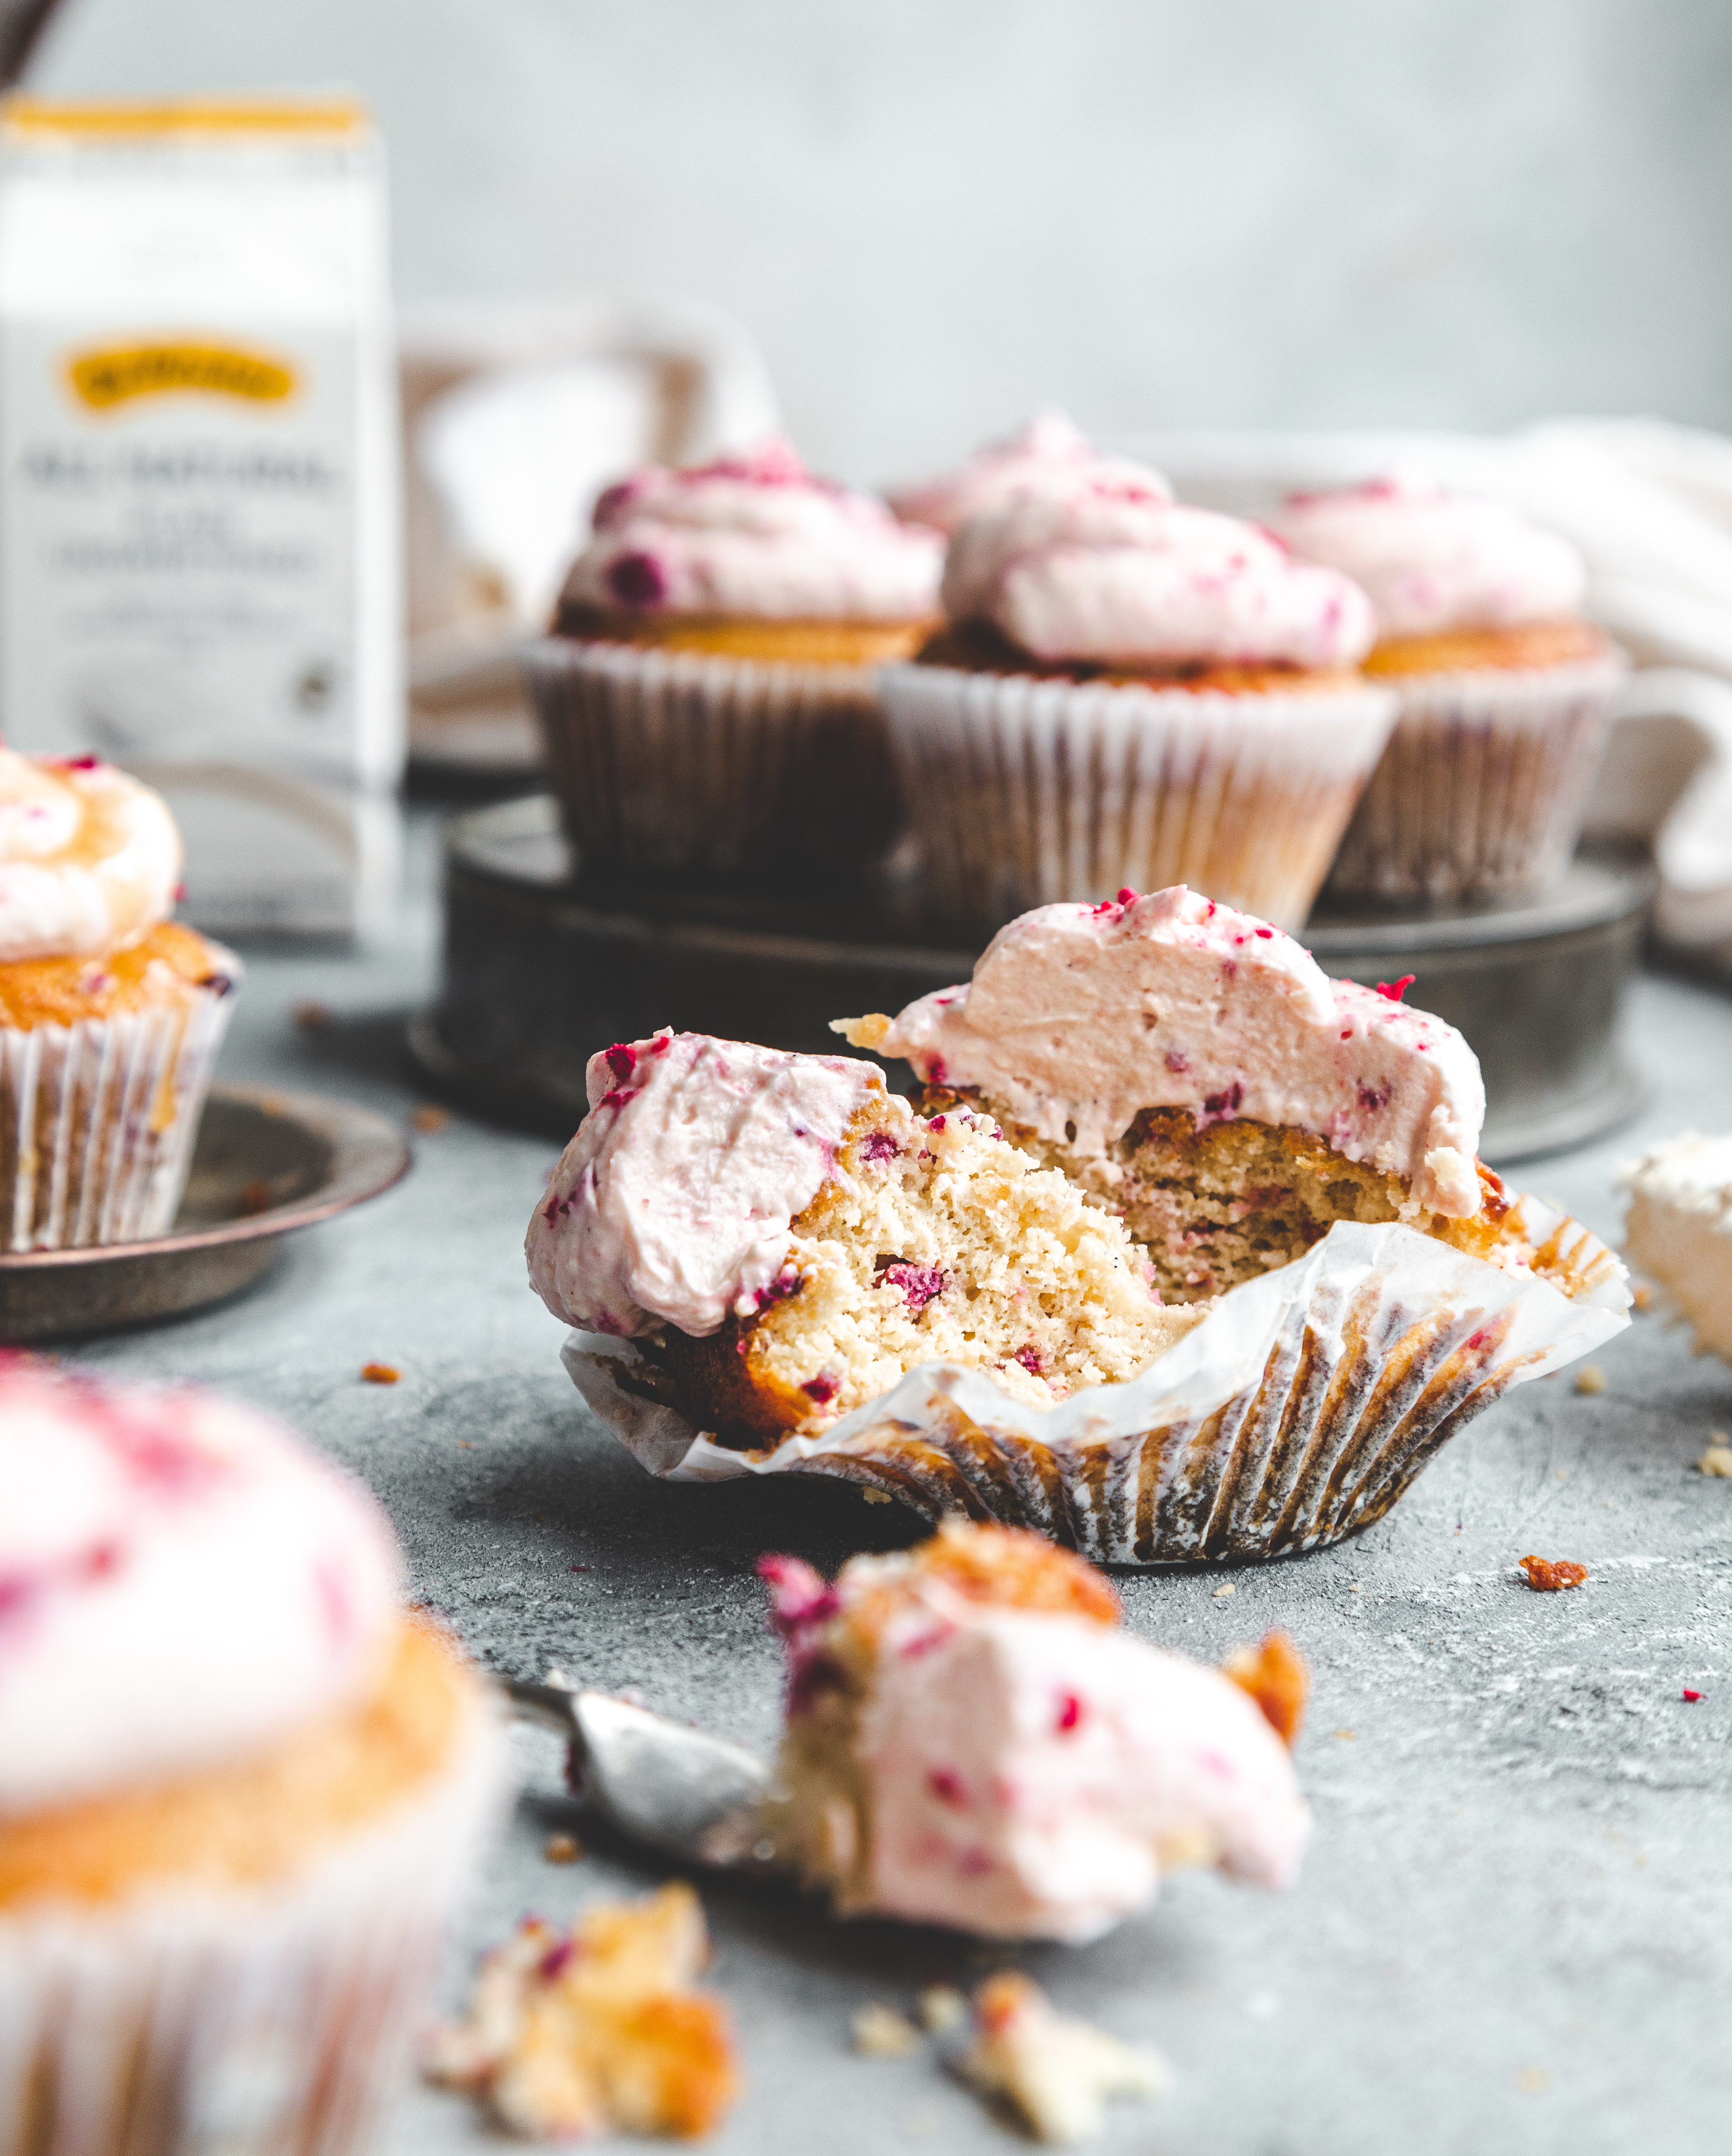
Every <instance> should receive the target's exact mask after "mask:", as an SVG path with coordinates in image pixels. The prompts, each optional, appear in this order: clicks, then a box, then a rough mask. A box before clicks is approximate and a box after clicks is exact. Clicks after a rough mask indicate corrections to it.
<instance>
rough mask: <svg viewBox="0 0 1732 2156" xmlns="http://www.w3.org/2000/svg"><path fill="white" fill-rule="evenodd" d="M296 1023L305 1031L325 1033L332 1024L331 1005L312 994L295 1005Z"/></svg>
mask: <svg viewBox="0 0 1732 2156" xmlns="http://www.w3.org/2000/svg"><path fill="white" fill-rule="evenodd" d="M295 1024H297V1025H298V1026H299V1027H300V1029H301V1031H302V1032H303V1033H323V1032H324V1030H325V1027H326V1026H328V1025H329V1024H331V1005H330V1004H321V1003H320V1001H319V1000H318V998H316V997H314V996H310V997H309V998H307V1000H306V1001H305V1003H299V1004H296V1005H295Z"/></svg>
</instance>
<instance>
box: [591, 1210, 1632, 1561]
mask: <svg viewBox="0 0 1732 2156" xmlns="http://www.w3.org/2000/svg"><path fill="white" fill-rule="evenodd" d="M1519 1220H1520V1223H1521V1225H1522V1228H1523V1230H1524V1233H1525V1234H1526V1235H1528V1236H1529V1237H1530V1239H1531V1240H1533V1241H1534V1242H1535V1246H1536V1248H1538V1247H1541V1246H1543V1247H1544V1249H1545V1253H1546V1255H1547V1257H1548V1260H1549V1261H1550V1265H1552V1266H1553V1267H1554V1268H1555V1269H1557V1270H1561V1271H1562V1272H1563V1273H1564V1274H1565V1276H1566V1277H1567V1279H1568V1280H1569V1281H1570V1283H1571V1288H1572V1290H1573V1293H1572V1294H1569V1295H1566V1294H1565V1293H1563V1292H1562V1291H1560V1289H1559V1288H1558V1287H1556V1286H1554V1285H1553V1284H1552V1281H1550V1280H1547V1279H1543V1278H1541V1277H1540V1276H1539V1275H1538V1274H1537V1273H1535V1272H1533V1271H1530V1270H1517V1271H1509V1270H1504V1269H1503V1268H1501V1267H1499V1266H1497V1265H1489V1264H1487V1263H1486V1262H1485V1261H1484V1260H1482V1259H1478V1258H1474V1257H1470V1256H1468V1255H1464V1254H1463V1252H1461V1251H1459V1250H1453V1249H1452V1248H1451V1247H1450V1246H1449V1245H1447V1244H1443V1243H1440V1242H1437V1241H1434V1240H1432V1238H1430V1237H1429V1236H1426V1235H1420V1234H1419V1233H1417V1231H1416V1230H1415V1229H1411V1228H1405V1227H1401V1226H1397V1225H1394V1224H1389V1225H1384V1226H1375V1227H1373V1226H1366V1225H1362V1224H1358V1223H1347V1222H1338V1223H1337V1224H1335V1226H1334V1227H1333V1228H1331V1229H1330V1232H1329V1233H1328V1234H1327V1235H1325V1237H1324V1238H1323V1239H1322V1240H1321V1241H1320V1242H1319V1243H1318V1244H1316V1245H1314V1248H1313V1249H1312V1250H1309V1251H1308V1252H1307V1253H1306V1255H1304V1257H1303V1258H1301V1259H1299V1260H1296V1261H1295V1262H1294V1263H1293V1264H1291V1265H1284V1266H1283V1267H1281V1268H1280V1269H1279V1270H1278V1271H1274V1272H1271V1273H1269V1274H1268V1275H1266V1276H1264V1277H1263V1278H1262V1279H1260V1280H1256V1281H1248V1282H1246V1283H1245V1284H1244V1285H1243V1286H1239V1287H1236V1288H1233V1289H1231V1290H1229V1291H1228V1292H1227V1294H1225V1295H1223V1296H1222V1297H1221V1298H1220V1299H1219V1301H1217V1303H1216V1304H1215V1306H1214V1307H1213V1308H1212V1309H1211V1310H1210V1312H1208V1314H1207V1316H1206V1317H1204V1318H1203V1319H1202V1322H1200V1323H1199V1324H1198V1325H1197V1327H1195V1328H1194V1329H1193V1330H1192V1331H1191V1332H1188V1333H1187V1334H1186V1336H1185V1337H1184V1338H1183V1339H1181V1341H1180V1342H1178V1343H1177V1345H1176V1347H1172V1348H1171V1349H1170V1350H1169V1351H1168V1353H1166V1354H1165V1355H1164V1356H1162V1357H1161V1358H1160V1360H1159V1361H1158V1362H1156V1363H1152V1364H1150V1367H1149V1368H1148V1369H1146V1370H1145V1371H1144V1372H1143V1373H1141V1374H1140V1376H1138V1377H1136V1378H1132V1379H1130V1380H1129V1381H1127V1382H1126V1383H1122V1384H1115V1385H1100V1386H1095V1387H1092V1388H1090V1389H1087V1390H1085V1391H1082V1392H1079V1393H1077V1394H1074V1396H1073V1397H1072V1398H1071V1399H1068V1400H1065V1401H1063V1402H1062V1403H1061V1404H1058V1405H1057V1406H1055V1407H1053V1408H1050V1409H1035V1408H1030V1407H1027V1406H1025V1405H1023V1404H1022V1403H1021V1402H1020V1401H1016V1400H1012V1399H1010V1398H1009V1397H1008V1395H1007V1394H1004V1393H1003V1392H1002V1391H1000V1389H998V1387H997V1385H996V1384H995V1383H993V1382H992V1378H990V1377H989V1376H987V1375H986V1374H985V1373H981V1372H980V1371H978V1370H966V1369H963V1368H960V1367H959V1366H958V1365H956V1364H955V1363H927V1364H925V1365H923V1366H922V1367H921V1368H918V1369H915V1370H911V1371H910V1373H909V1374H908V1375H907V1376H906V1377H905V1378H904V1379H903V1380H902V1382H901V1383H899V1385H897V1386H896V1388H895V1389H894V1391H892V1392H889V1393H887V1394H884V1397H883V1398H882V1399H876V1400H872V1401H869V1402H868V1403H867V1404H865V1405H864V1406H863V1407H859V1408H857V1409H854V1411H853V1413H852V1414H848V1415H847V1416H844V1417H843V1419H842V1420H841V1421H840V1422H838V1423H837V1424H835V1425H834V1426H833V1428H832V1429H830V1430H827V1431H825V1433H824V1434H823V1435H822V1436H820V1437H811V1438H807V1437H790V1438H788V1439H786V1440H784V1441H783V1442H782V1443H781V1445H776V1447H774V1448H773V1449H766V1450H761V1451H758V1452H740V1451H735V1450H731V1449H730V1448H729V1447H727V1446H725V1445H719V1444H717V1443H716V1442H715V1439H714V1437H713V1436H712V1435H709V1434H706V1433H705V1432H704V1431H703V1430H701V1429H700V1428H699V1424H698V1423H697V1422H696V1421H694V1419H692V1418H691V1417H690V1416H689V1415H688V1414H685V1413H684V1412H683V1411H682V1410H681V1409H679V1408H678V1407H675V1406H670V1405H669V1404H667V1402H666V1399H665V1384H664V1383H661V1382H660V1381H659V1373H647V1372H646V1373H638V1370H637V1366H638V1364H639V1363H641V1360H642V1358H641V1357H640V1356H639V1354H638V1351H637V1350H636V1349H635V1348H633V1347H632V1346H631V1344H630V1343H629V1342H624V1341H619V1340H610V1339H606V1338H604V1337H602V1336H601V1335H600V1334H592V1333H576V1334H574V1335H573V1336H572V1337H571V1339H570V1340H569V1341H568V1342H566V1347H565V1350H564V1359H565V1363H566V1368H567V1370H568V1371H569V1373H570V1374H571V1378H572V1381H573V1383H575V1384H576V1386H577V1389H578V1390H579V1391H580V1392H581V1393H582V1394H583V1396H584V1399H586V1400H587V1402H588V1404H589V1405H590V1406H591V1408H592V1409H594V1411H595V1413H596V1414H597V1415H598V1416H600V1418H601V1419H602V1421H603V1422H604V1423H606V1424H607V1425H608V1426H609V1428H611V1429H612V1431H613V1433H614V1435H616V1436H617V1438H618V1439H619V1440H621V1442H622V1443H623V1445H625V1446H626V1448H627V1450H628V1451H630V1452H631V1453H632V1454H633V1456H634V1457H635V1458H636V1459H637V1460H638V1462H639V1463H640V1464H641V1465H642V1466H644V1467H646V1468H647V1469H648V1471H649V1472H650V1473H651V1474H653V1475H656V1476H662V1477H664V1479H666V1480H668V1481H678V1482H720V1481H731V1480H734V1479H735V1478H737V1477H739V1476H764V1475H828V1476H839V1477H841V1478H843V1480H845V1481H853V1482H858V1483H861V1484H863V1485H865V1486H867V1487H869V1488H873V1489H877V1490H881V1491H884V1492H885V1493H886V1494H887V1495H889V1496H894V1497H898V1498H899V1499H901V1500H902V1501H904V1503H906V1504H908V1505H910V1506H911V1507H913V1508H914V1509H915V1511H916V1512H924V1513H925V1515H926V1516H927V1517H929V1518H937V1517H941V1516H942V1515H944V1514H946V1513H962V1514H966V1516H967V1517H971V1518H973V1519H976V1520H997V1521H1000V1522H1003V1523H1005V1524H1006V1525H1007V1526H1011V1527H1033V1528H1035V1529H1038V1531H1039V1532H1041V1533H1043V1534H1044V1535H1048V1536H1050V1537H1052V1539H1053V1541H1054V1542H1058V1543H1063V1544H1064V1545H1066V1546H1067V1547H1068V1548H1075V1549H1080V1550H1082V1551H1083V1552H1084V1553H1085V1554H1086V1555H1088V1556H1089V1557H1091V1558H1095V1559H1096V1560H1097V1561H1099V1563H1104V1564H1122V1565H1150V1564H1171V1563H1179V1564H1208V1563H1257V1562H1261V1561H1263V1560H1267V1559H1268V1558H1279V1557H1284V1556H1289V1555H1292V1554H1294V1553H1298V1552H1300V1551H1304V1550H1309V1549H1315V1548H1320V1547H1321V1546H1323V1545H1324V1544H1325V1543H1334V1542H1339V1541H1340V1540H1341V1539H1342V1538H1343V1537H1345V1536H1348V1535H1351V1534H1355V1533H1357V1532H1359V1531H1360V1529H1361V1528H1362V1527H1369V1526H1370V1525H1371V1522H1373V1521H1374V1520H1376V1519H1380V1518H1381V1517H1382V1516H1383V1514H1384V1513H1385V1512H1387V1511H1388V1510H1389V1508H1390V1507H1391V1506H1392V1505H1393V1504H1394V1503H1395V1502H1396V1499H1397V1498H1398V1497H1400V1496H1401V1494H1402V1492H1403V1491H1405V1490H1406V1489H1407V1486H1408V1485H1409V1484H1410V1483H1411V1482H1412V1480H1413V1478H1414V1476H1416V1475H1417V1474H1418V1472H1419V1471H1420V1470H1421V1469H1422V1467H1423V1466H1425V1465H1426V1463H1427V1460H1430V1459H1431V1458H1432V1456H1433V1455H1434V1454H1435V1453H1436V1452H1437V1450H1438V1449H1439V1447H1440V1446H1442V1445H1444V1444H1445V1443H1447V1442H1448V1440H1449V1439H1450V1438H1451V1437H1453V1435H1455V1433H1456V1432H1457V1431H1458V1430H1460V1429H1462V1428H1463V1425H1464V1424H1467V1423H1468V1422H1469V1421H1471V1420H1472V1419H1473V1417H1474V1416H1475V1415H1477V1414H1480V1413H1482V1412H1483V1410H1484V1409H1486V1408H1488V1407H1489V1406H1490V1405H1491V1404H1492V1403H1493V1402H1494V1400H1496V1399H1499V1398H1500V1397H1501V1395H1502V1394H1504V1392H1506V1391H1507V1390H1508V1389H1509V1387H1510V1386H1512V1385H1519V1384H1524V1383H1527V1382H1528V1381H1529V1380H1530V1378H1540V1377H1544V1376H1545V1375H1546V1374H1547V1373H1549V1372H1550V1371H1552V1370H1555V1369H1558V1368H1561V1367H1562V1366H1563V1365H1564V1364H1565V1363H1570V1362H1572V1361H1574V1360H1575V1359H1576V1358H1577V1357H1578V1356H1581V1355H1585V1354H1586V1353H1589V1352H1590V1351H1591V1349H1592V1348H1594V1347H1597V1346H1598V1344H1599V1343H1600V1342H1601V1341H1602V1340H1605V1339H1606V1338H1607V1337H1609V1336H1610V1335H1612V1333H1614V1332H1621V1331H1622V1329H1623V1327H1625V1326H1626V1325H1627V1323H1628V1322H1629V1317H1628V1314H1627V1313H1628V1306H1629V1301H1630V1291H1629V1281H1628V1276H1627V1274H1626V1273H1625V1270H1624V1268H1623V1266H1622V1264H1621V1263H1620V1262H1619V1260H1618V1259H1617V1256H1616V1255H1614V1254H1613V1253H1612V1251H1611V1250H1608V1249H1607V1248H1606V1245H1604V1244H1603V1243H1601V1241H1600V1240H1598V1238H1597V1237H1596V1236H1595V1235H1591V1234H1590V1233H1589V1231H1588V1230H1587V1229H1586V1228H1584V1227H1582V1226H1581V1224H1580V1223H1579V1222H1577V1221H1575V1220H1572V1219H1569V1218H1567V1217H1566V1216H1565V1214H1561V1213H1558V1212H1555V1211H1554V1210H1553V1209H1551V1208H1550V1207H1549V1206H1546V1205H1544V1204H1541V1203H1540V1201H1539V1200H1538V1199H1533V1198H1524V1199H1521V1200H1519ZM658 1390H659V1391H660V1392H661V1393H662V1394H664V1397H663V1398H661V1399H658V1398H657V1397H655V1394H656V1392H657V1391H658Z"/></svg>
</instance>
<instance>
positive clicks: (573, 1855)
mask: <svg viewBox="0 0 1732 2156" xmlns="http://www.w3.org/2000/svg"><path fill="white" fill-rule="evenodd" d="M541 1854H542V1856H545V1857H546V1860H547V1861H548V1862H549V1863H550V1864H575V1863H576V1861H577V1860H578V1858H579V1857H580V1856H582V1854H583V1845H582V1843H581V1842H580V1841H579V1840H578V1839H577V1837H576V1835H575V1834H550V1835H548V1837H547V1840H546V1843H545V1844H544V1845H543V1847H542V1851H541Z"/></svg>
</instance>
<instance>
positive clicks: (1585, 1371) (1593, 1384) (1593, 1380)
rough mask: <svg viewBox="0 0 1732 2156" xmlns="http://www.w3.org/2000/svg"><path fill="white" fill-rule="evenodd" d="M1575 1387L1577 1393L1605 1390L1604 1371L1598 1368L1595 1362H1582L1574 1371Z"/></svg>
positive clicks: (1601, 1391)
mask: <svg viewBox="0 0 1732 2156" xmlns="http://www.w3.org/2000/svg"><path fill="white" fill-rule="evenodd" d="M1605 1389H1606V1373H1605V1372H1604V1371H1603V1370H1602V1369H1601V1368H1600V1366H1599V1364H1598V1363H1583V1364H1582V1366H1581V1368H1580V1369H1579V1370H1578V1371H1577V1372H1576V1391H1577V1392H1578V1393H1603V1392H1604V1391H1605Z"/></svg>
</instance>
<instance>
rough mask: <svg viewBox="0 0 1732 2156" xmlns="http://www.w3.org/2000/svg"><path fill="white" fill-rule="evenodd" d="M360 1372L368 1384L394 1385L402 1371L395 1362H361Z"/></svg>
mask: <svg viewBox="0 0 1732 2156" xmlns="http://www.w3.org/2000/svg"><path fill="white" fill-rule="evenodd" d="M402 1374H403V1373H402V1371H401V1370H399V1369H398V1368H397V1365H396V1363H362V1364H361V1377H362V1378H363V1379H364V1380H365V1382H366V1383H368V1384H369V1385H394V1384H396V1383H397V1381H398V1380H399V1379H400V1378H402Z"/></svg>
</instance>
